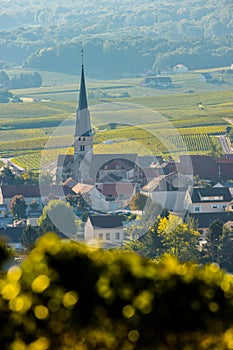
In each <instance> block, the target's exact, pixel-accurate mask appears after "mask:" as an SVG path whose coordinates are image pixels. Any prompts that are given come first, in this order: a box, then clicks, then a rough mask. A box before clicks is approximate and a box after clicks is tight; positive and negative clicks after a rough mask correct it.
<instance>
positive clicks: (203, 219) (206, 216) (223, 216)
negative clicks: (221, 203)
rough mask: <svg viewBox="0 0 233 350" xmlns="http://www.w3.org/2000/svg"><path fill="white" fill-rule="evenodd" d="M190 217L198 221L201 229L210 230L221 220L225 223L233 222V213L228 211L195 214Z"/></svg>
mask: <svg viewBox="0 0 233 350" xmlns="http://www.w3.org/2000/svg"><path fill="white" fill-rule="evenodd" d="M189 215H190V216H191V217H192V218H194V219H195V220H197V221H198V227H199V228H208V227H209V225H210V224H211V223H212V222H213V221H214V220H216V219H220V220H221V221H223V223H226V222H227V221H232V220H233V212H226V211H224V212H220V213H195V214H194V213H193V214H189Z"/></svg>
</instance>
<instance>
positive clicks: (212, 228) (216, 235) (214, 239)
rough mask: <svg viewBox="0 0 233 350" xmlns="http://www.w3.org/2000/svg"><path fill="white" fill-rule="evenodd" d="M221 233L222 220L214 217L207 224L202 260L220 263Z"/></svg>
mask: <svg viewBox="0 0 233 350" xmlns="http://www.w3.org/2000/svg"><path fill="white" fill-rule="evenodd" d="M222 234H223V222H222V220H220V219H216V220H214V221H213V222H212V223H211V224H210V225H209V228H208V233H207V244H206V245H205V248H204V253H205V260H204V262H216V263H218V264H220V253H221V239H222Z"/></svg>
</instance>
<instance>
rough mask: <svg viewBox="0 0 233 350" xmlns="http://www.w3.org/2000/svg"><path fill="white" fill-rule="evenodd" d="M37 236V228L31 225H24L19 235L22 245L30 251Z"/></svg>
mask: <svg viewBox="0 0 233 350" xmlns="http://www.w3.org/2000/svg"><path fill="white" fill-rule="evenodd" d="M38 236H39V234H38V230H37V229H36V228H35V227H32V226H31V225H28V226H26V227H25V228H24V229H23V233H22V236H21V243H22V246H23V247H24V248H26V249H27V250H29V251H30V250H31V249H32V248H33V247H34V245H35V242H36V240H37V238H38Z"/></svg>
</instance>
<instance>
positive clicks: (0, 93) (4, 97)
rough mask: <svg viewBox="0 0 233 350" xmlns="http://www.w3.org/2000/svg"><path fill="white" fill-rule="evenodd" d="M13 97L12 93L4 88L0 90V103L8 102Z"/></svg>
mask: <svg viewBox="0 0 233 350" xmlns="http://www.w3.org/2000/svg"><path fill="white" fill-rule="evenodd" d="M11 98H13V94H12V93H11V92H10V91H8V90H5V89H1V90H0V103H8V102H9V101H10V99H11Z"/></svg>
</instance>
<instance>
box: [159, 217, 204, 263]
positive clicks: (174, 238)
mask: <svg viewBox="0 0 233 350" xmlns="http://www.w3.org/2000/svg"><path fill="white" fill-rule="evenodd" d="M158 235H159V236H161V243H162V245H163V249H164V251H165V252H166V253H168V254H171V255H174V256H175V257H177V258H178V259H179V260H180V261H198V249H197V247H198V237H199V235H200V234H199V232H198V231H196V230H194V229H193V227H192V226H191V225H189V224H186V223H184V222H183V221H182V219H181V218H179V217H178V216H176V215H174V214H171V213H170V214H169V216H168V217H163V218H160V220H159V223H158Z"/></svg>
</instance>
